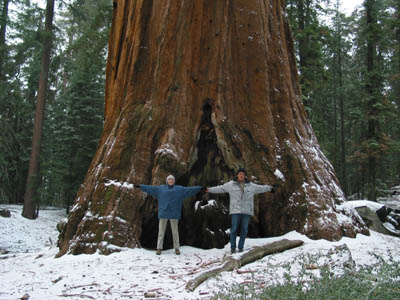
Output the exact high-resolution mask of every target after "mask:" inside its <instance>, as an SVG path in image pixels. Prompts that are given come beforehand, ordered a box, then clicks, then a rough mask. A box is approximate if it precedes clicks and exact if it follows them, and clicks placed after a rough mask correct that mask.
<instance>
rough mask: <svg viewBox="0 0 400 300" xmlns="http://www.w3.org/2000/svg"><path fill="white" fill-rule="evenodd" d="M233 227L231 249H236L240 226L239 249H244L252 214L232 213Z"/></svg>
mask: <svg viewBox="0 0 400 300" xmlns="http://www.w3.org/2000/svg"><path fill="white" fill-rule="evenodd" d="M231 217H232V228H231V249H233V250H234V249H236V236H237V233H238V230H239V227H240V239H239V249H243V247H244V240H245V239H246V235H247V230H248V228H249V221H250V217H251V216H250V215H246V214H232V215H231Z"/></svg>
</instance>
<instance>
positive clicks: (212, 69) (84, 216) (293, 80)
mask: <svg viewBox="0 0 400 300" xmlns="http://www.w3.org/2000/svg"><path fill="white" fill-rule="evenodd" d="M283 7H284V2H283V1H279V0H275V1H270V2H264V1H248V0H242V1H168V0H165V1H123V0H119V1H114V15H113V25H112V28H111V36H110V40H109V56H108V65H107V74H106V76H107V80H106V108H105V124H104V131H103V134H102V138H101V140H100V143H99V147H98V149H97V153H96V155H95V157H94V159H93V162H92V164H91V166H90V169H89V171H88V173H87V176H86V178H85V181H84V183H83V185H82V186H81V188H80V190H79V192H78V195H77V199H76V201H75V204H74V206H73V208H72V210H71V213H70V215H69V217H68V222H67V224H66V226H65V227H64V229H63V230H62V232H61V234H60V238H59V247H60V252H59V254H58V255H59V256H60V255H63V254H65V253H73V254H79V253H94V252H95V251H97V250H99V251H100V252H101V253H110V252H112V251H115V250H118V247H115V246H120V247H137V246H144V247H149V248H155V242H156V239H157V238H156V236H157V229H158V227H157V224H158V219H157V202H156V201H155V200H154V199H152V198H151V197H150V196H146V195H143V194H142V192H140V191H138V190H133V189H132V188H131V186H130V185H127V184H126V183H129V182H131V183H132V182H133V183H145V184H163V183H165V178H166V176H167V175H168V174H170V173H172V174H174V175H175V177H176V178H177V183H178V184H182V185H194V184H198V185H208V186H212V185H216V184H220V183H221V182H225V181H228V180H230V179H231V178H232V177H233V175H234V172H235V171H236V170H237V168H239V167H245V168H246V169H247V170H248V173H249V175H250V179H251V180H253V181H255V182H260V183H264V184H267V183H269V184H272V183H276V182H279V183H280V184H281V185H282V187H281V188H280V190H279V192H278V193H277V194H262V195H259V196H258V197H257V198H256V201H255V216H254V217H253V218H252V221H251V224H250V228H249V235H250V236H251V237H267V236H278V235H282V234H284V233H286V232H289V231H292V230H297V231H299V232H301V233H304V234H306V235H307V236H309V237H310V238H315V239H319V238H326V239H329V240H337V239H340V238H341V237H342V236H343V235H346V236H351V237H354V236H355V235H356V233H358V232H364V233H368V230H367V229H366V227H365V224H364V223H363V222H362V221H361V220H360V218H359V217H358V215H357V214H356V213H354V210H353V211H349V210H346V211H344V210H341V208H340V207H339V206H340V205H341V204H342V203H343V202H344V200H345V199H344V196H343V193H342V191H341V189H340V187H339V185H338V182H337V178H336V176H335V174H334V171H333V168H332V166H331V164H330V163H329V162H328V161H327V159H326V158H325V156H324V155H323V154H322V152H321V150H320V148H319V146H318V142H317V140H316V138H315V135H314V132H313V130H312V128H311V126H310V123H309V121H308V119H307V116H306V114H305V111H304V108H303V104H302V102H301V91H300V87H299V82H298V76H297V69H296V63H295V56H294V49H293V43H292V39H291V35H290V30H289V25H288V23H287V22H286V19H285V16H284V12H283ZM202 196H203V195H198V196H197V198H192V199H187V200H186V201H185V202H184V207H183V216H182V219H181V220H180V223H179V227H180V233H181V244H183V245H192V246H196V247H203V248H211V247H223V246H224V244H225V243H226V242H227V241H228V238H227V233H226V232H225V230H226V229H227V228H228V227H229V216H228V215H227V211H226V205H227V203H228V198H227V196H219V198H218V199H217V200H219V201H216V202H215V204H214V202H213V201H209V204H208V205H205V206H201V205H198V204H199V203H196V201H198V200H200V198H201V197H202ZM213 196H214V195H213ZM167 236H168V233H167V235H166V237H167ZM166 247H167V248H168V247H169V246H168V243H167V245H166Z"/></svg>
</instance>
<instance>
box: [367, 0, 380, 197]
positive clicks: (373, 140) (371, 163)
mask: <svg viewBox="0 0 400 300" xmlns="http://www.w3.org/2000/svg"><path fill="white" fill-rule="evenodd" d="M365 8H366V17H367V24H366V26H367V71H368V73H367V79H366V89H367V93H368V98H369V99H368V101H367V102H368V108H367V109H368V129H367V147H368V196H367V197H368V200H371V201H376V167H377V157H376V150H377V149H376V148H377V146H376V145H377V144H378V142H379V133H378V109H377V104H378V102H379V97H380V96H379V93H378V85H379V79H378V78H377V76H378V70H377V66H376V64H377V61H376V60H377V49H376V47H377V41H378V36H377V32H376V28H375V27H376V26H377V7H376V2H375V0H366V1H365Z"/></svg>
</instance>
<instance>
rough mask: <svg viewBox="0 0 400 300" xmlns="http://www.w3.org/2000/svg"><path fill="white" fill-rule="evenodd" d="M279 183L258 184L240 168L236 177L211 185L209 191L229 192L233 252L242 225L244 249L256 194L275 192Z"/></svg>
mask: <svg viewBox="0 0 400 300" xmlns="http://www.w3.org/2000/svg"><path fill="white" fill-rule="evenodd" d="M278 187H279V185H278V184H274V185H272V186H271V185H258V184H255V183H252V182H250V181H248V180H247V178H246V170H245V169H243V168H240V169H239V170H238V171H237V172H236V177H235V179H234V180H231V181H229V182H227V183H225V184H223V185H219V186H215V187H209V188H207V192H209V193H212V194H222V193H227V194H229V199H230V203H229V214H230V215H231V218H232V228H231V235H230V243H231V253H235V252H236V236H237V233H238V229H239V225H240V239H239V245H238V248H239V252H242V251H243V247H244V241H245V239H246V235H247V230H248V225H249V221H250V218H251V216H252V215H254V195H255V194H261V193H266V192H271V193H275V192H276V190H277V188H278Z"/></svg>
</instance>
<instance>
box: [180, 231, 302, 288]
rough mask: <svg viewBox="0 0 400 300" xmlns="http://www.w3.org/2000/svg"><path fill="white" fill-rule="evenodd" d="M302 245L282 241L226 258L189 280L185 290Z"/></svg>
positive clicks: (297, 242) (299, 241)
mask: <svg viewBox="0 0 400 300" xmlns="http://www.w3.org/2000/svg"><path fill="white" fill-rule="evenodd" d="M303 243H304V242H303V241H301V240H292V241H291V240H287V239H283V240H280V241H276V242H273V243H269V244H265V245H263V246H256V247H254V248H252V249H251V250H250V251H248V252H245V253H244V254H243V255H241V256H237V257H235V256H228V257H227V258H225V260H224V262H223V264H222V266H220V267H216V268H213V269H211V270H208V271H206V272H203V273H201V274H200V275H199V276H197V277H195V278H193V279H192V280H189V281H188V283H187V284H186V289H187V290H189V291H192V292H193V291H194V290H195V289H196V288H197V287H198V286H199V285H200V284H202V283H203V282H204V281H206V280H207V279H209V278H211V277H214V276H216V275H218V274H219V273H221V272H228V271H233V270H236V269H239V268H240V267H243V266H245V265H247V264H249V263H252V262H254V261H256V260H258V259H261V258H263V257H264V256H267V255H269V254H274V253H278V252H282V251H285V250H288V249H292V248H296V247H299V246H301V245H303Z"/></svg>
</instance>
